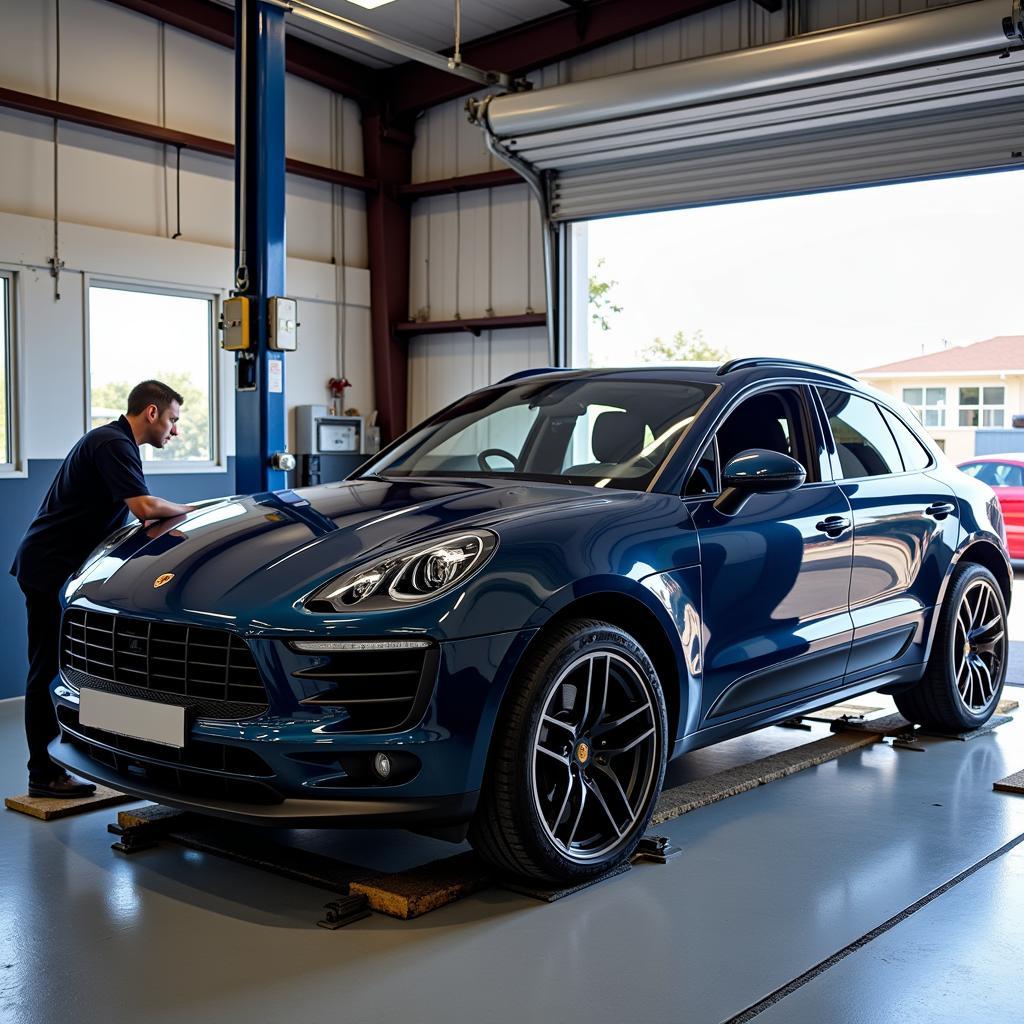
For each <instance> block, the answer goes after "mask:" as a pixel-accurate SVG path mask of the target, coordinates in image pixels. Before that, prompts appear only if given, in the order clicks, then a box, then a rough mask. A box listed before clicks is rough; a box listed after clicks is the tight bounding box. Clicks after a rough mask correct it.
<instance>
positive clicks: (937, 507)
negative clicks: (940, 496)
mask: <svg viewBox="0 0 1024 1024" xmlns="http://www.w3.org/2000/svg"><path fill="white" fill-rule="evenodd" d="M955 511H956V505H953V504H952V503H950V502H948V501H934V502H932V504H930V505H929V506H928V507H927V508H926V509H925V510H924V514H925V515H926V516H931V517H932V518H933V519H945V518H946V516H948V515H952V514H953V513H954V512H955Z"/></svg>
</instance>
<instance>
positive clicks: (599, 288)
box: [587, 256, 622, 331]
mask: <svg viewBox="0 0 1024 1024" xmlns="http://www.w3.org/2000/svg"><path fill="white" fill-rule="evenodd" d="M603 266H604V257H603V256H602V257H601V259H599V260H598V261H597V269H598V270H600V269H601V267H603ZM618 283H619V282H618V281H602V280H601V278H600V277H598V276H597V274H591V275H590V277H589V278H588V279H587V284H588V286H589V288H588V290H589V293H590V322H591V323H592V324H596V325H597V326H598V327H600V328H601V330H602V331H608V330H611V324H610V323H609V322H608V317H609V315H611V314H613V313H621V312H622V307H621V306H618V305H616V304H615V303H614V302H613V301H612V297H611V294H610V293H611V290H612V289H613V288H614V287H615V286H616V285H617V284H618Z"/></svg>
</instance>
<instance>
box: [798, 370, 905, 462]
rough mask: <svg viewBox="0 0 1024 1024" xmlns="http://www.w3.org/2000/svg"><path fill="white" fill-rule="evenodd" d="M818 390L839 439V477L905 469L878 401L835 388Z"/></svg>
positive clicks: (835, 436) (833, 434)
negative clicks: (870, 400) (876, 402)
mask: <svg viewBox="0 0 1024 1024" xmlns="http://www.w3.org/2000/svg"><path fill="white" fill-rule="evenodd" d="M818 391H819V392H820V394H821V400H822V403H823V404H824V406H825V413H826V415H827V416H828V422H829V426H830V427H831V428H832V436H833V437H834V438H835V441H836V453H837V456H838V461H839V465H838V466H836V467H833V468H834V470H835V472H836V476H837V477H842V478H844V479H847V480H851V479H856V478H858V477H865V476H884V475H885V474H886V473H902V472H903V462H902V460H901V459H900V453H899V450H898V449H897V447H896V442H895V441H894V440H893V436H892V434H891V433H890V432H889V428H888V427H887V426H886V425H885V420H883V419H882V412H881V410H880V409H879V408H878V406H877V405H875V403H874V402H869V401H868V400H867V399H866V398H861V397H860V396H858V395H851V394H849V393H848V392H846V391H835V390H833V389H832V388H819V389H818Z"/></svg>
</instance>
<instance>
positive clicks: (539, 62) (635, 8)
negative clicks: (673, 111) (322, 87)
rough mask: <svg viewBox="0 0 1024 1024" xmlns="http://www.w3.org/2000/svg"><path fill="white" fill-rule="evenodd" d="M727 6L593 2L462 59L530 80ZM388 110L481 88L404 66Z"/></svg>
mask: <svg viewBox="0 0 1024 1024" xmlns="http://www.w3.org/2000/svg"><path fill="white" fill-rule="evenodd" d="M724 2H726V0H592V2H591V3H588V4H586V5H585V6H584V7H583V9H582V13H583V14H585V18H583V19H581V17H580V12H578V11H576V10H569V11H564V12H561V11H560V12H558V13H556V14H550V15H548V16H546V17H544V18H537V19H535V20H533V21H528V22H524V23H523V24H522V25H519V26H517V27H515V28H510V29H505V30H503V31H501V32H497V33H495V34H494V35H491V36H487V37H485V38H483V39H478V40H476V41H475V42H472V43H467V44H465V45H463V47H462V58H463V60H465V61H467V62H468V63H471V64H473V65H475V66H476V67H478V68H483V69H484V70H486V71H504V72H505V73H506V74H509V75H512V76H519V75H523V74H526V73H527V72H529V71H534V70H536V69H537V68H540V67H544V66H545V65H547V64H554V63H556V62H557V61H560V60H565V59H566V58H567V57H573V56H575V55H576V54H580V53H585V52H586V51H587V50H593V49H595V48H596V47H598V46H604V45H606V44H607V43H613V42H616V41H617V40H619V39H624V38H626V37H627V36H632V35H635V34H637V33H638V32H645V31H647V30H648V29H652V28H657V27H658V26H659V25H664V24H667V23H668V22H670V21H675V20H677V19H679V18H685V17H686V16H687V15H690V14H695V13H697V12H698V11H705V10H708V9H709V8H712V7H719V6H721V5H722V4H723V3H724ZM384 80H385V81H386V82H388V83H389V89H388V93H389V97H390V109H391V110H392V111H394V113H396V114H403V113H409V112H413V111H419V110H425V109H426V108H427V107H432V106H434V105H436V104H438V103H444V102H445V101H446V100H452V99H457V98H458V97H460V96H468V95H469V94H470V93H473V92H476V91H478V90H479V88H480V87H479V86H477V85H474V84H473V83H471V82H467V81H466V80H465V79H460V78H456V77H455V76H454V75H446V74H445V73H444V72H442V71H435V70H434V69H433V68H427V67H422V66H420V65H417V64H411V63H410V64H403V65H401V66H400V67H397V68H395V69H394V70H392V71H388V72H385V73H384Z"/></svg>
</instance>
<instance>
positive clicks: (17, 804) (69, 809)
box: [4, 786, 138, 821]
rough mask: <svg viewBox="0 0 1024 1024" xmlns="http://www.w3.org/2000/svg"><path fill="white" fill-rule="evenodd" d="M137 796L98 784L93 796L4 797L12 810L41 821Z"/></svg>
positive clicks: (120, 802)
mask: <svg viewBox="0 0 1024 1024" xmlns="http://www.w3.org/2000/svg"><path fill="white" fill-rule="evenodd" d="M136 799H138V798H137V797H134V796H126V795H125V794H124V793H119V792H118V791H117V790H116V789H107V787H106V786H97V787H96V792H95V793H93V795H92V796H83V797H79V798H78V799H77V800H61V799H59V798H57V797H52V796H29V795H28V794H27V793H26V794H25V795H24V796H9V797H6V798H5V799H4V806H5V807H7V809H8V810H11V811H20V812H21V813H22V814H30V815H31V816H32V817H33V818H39V820H40V821H53V820H54V819H55V818H67V817H70V816H71V815H72V814H84V813H85V812H86V811H95V810H97V809H98V808H100V807H111V806H113V805H114V804H123V803H128V802H129V801H130V800H136Z"/></svg>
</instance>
